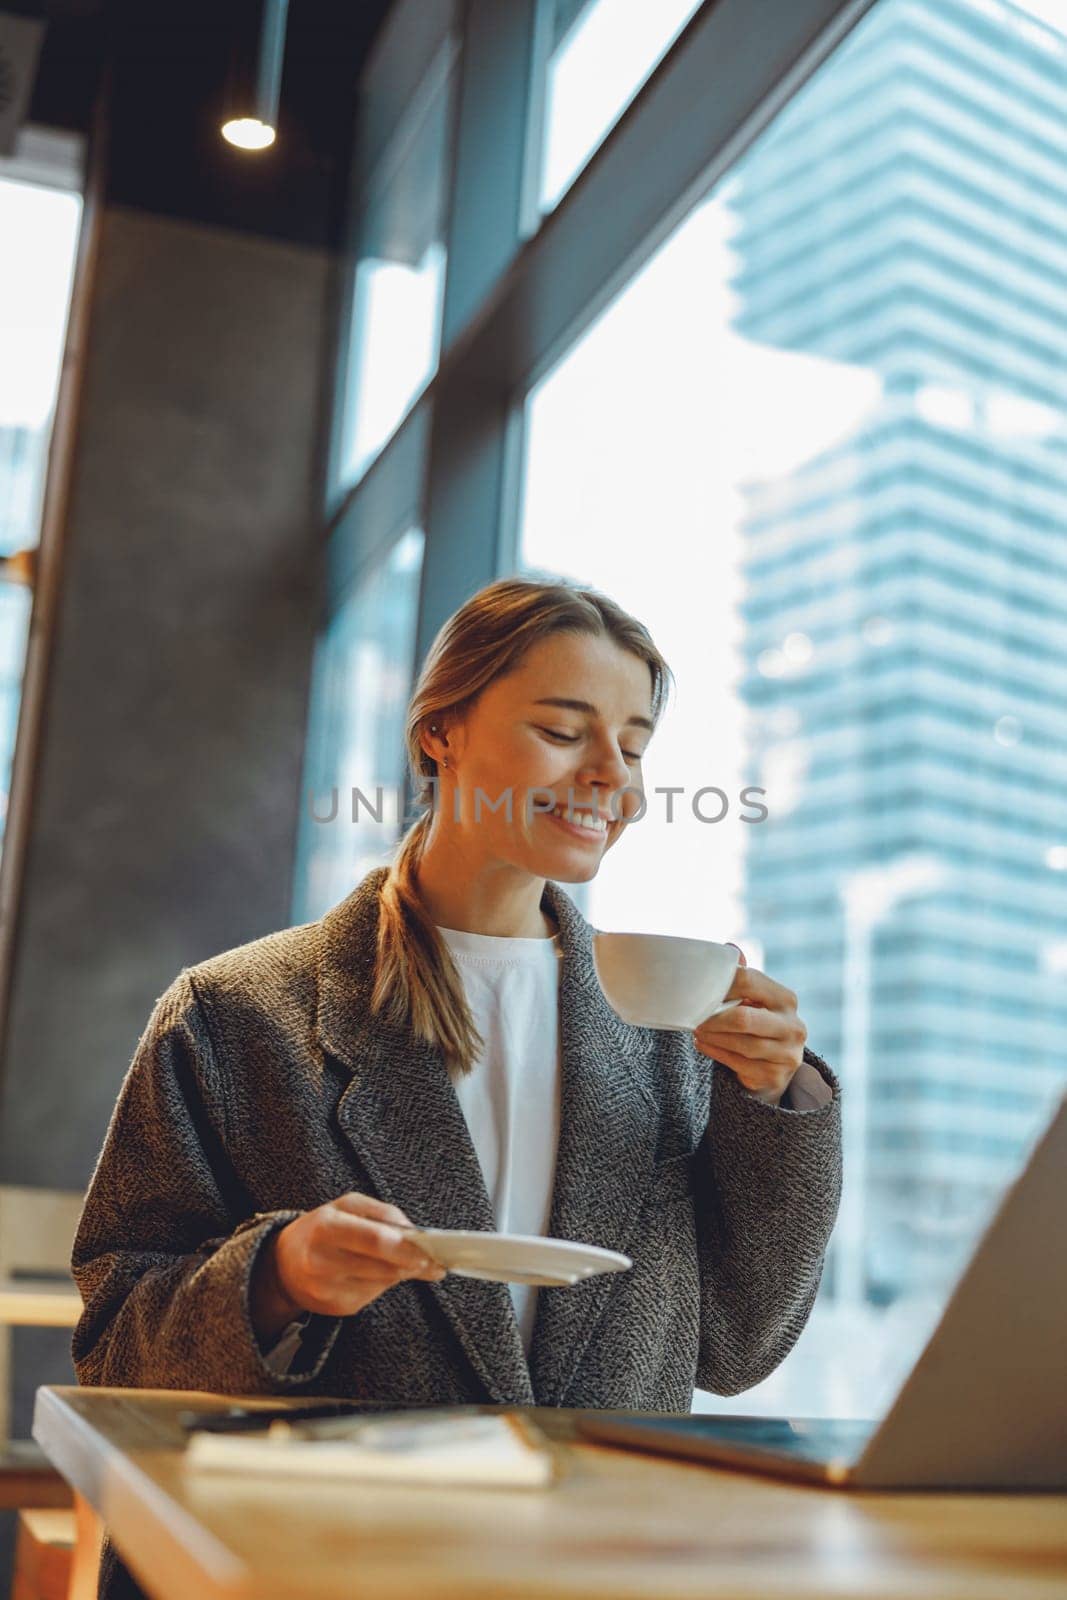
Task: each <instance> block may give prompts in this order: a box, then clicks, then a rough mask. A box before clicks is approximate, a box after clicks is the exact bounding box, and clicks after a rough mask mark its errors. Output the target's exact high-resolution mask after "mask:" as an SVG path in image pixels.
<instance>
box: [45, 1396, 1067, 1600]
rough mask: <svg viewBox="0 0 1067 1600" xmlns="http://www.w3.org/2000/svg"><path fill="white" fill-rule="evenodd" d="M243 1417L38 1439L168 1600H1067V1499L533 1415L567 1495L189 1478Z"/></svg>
mask: <svg viewBox="0 0 1067 1600" xmlns="http://www.w3.org/2000/svg"><path fill="white" fill-rule="evenodd" d="M232 1403H233V1401H232V1399H231V1398H229V1397H225V1396H218V1395H205V1394H198V1393H196V1392H193V1391H184V1392H183V1391H177V1390H162V1389H79V1388H72V1387H54V1388H42V1389H39V1390H38V1392H37V1407H36V1413H35V1417H34V1428H33V1432H34V1437H35V1438H36V1439H37V1441H38V1443H39V1444H40V1445H41V1446H42V1447H43V1449H44V1450H45V1452H46V1453H47V1454H48V1456H49V1457H50V1458H51V1460H52V1462H53V1463H54V1465H55V1466H56V1467H58V1469H59V1470H60V1472H62V1474H63V1476H64V1477H65V1478H66V1479H67V1480H68V1481H69V1482H70V1484H71V1485H72V1487H73V1488H74V1489H76V1490H79V1491H80V1492H81V1493H82V1494H83V1495H84V1496H85V1497H86V1498H87V1500H89V1501H90V1502H91V1504H92V1505H93V1506H94V1507H95V1508H96V1510H97V1511H98V1512H99V1513H100V1515H101V1516H102V1517H103V1518H104V1521H105V1522H106V1523H107V1525H108V1528H109V1530H110V1531H111V1533H112V1536H113V1538H114V1540H115V1543H116V1545H117V1546H118V1548H119V1550H120V1552H121V1553H122V1554H123V1557H124V1559H126V1560H127V1561H128V1563H129V1565H130V1567H131V1568H132V1570H133V1571H134V1572H135V1573H136V1574H137V1576H138V1579H139V1581H140V1582H141V1584H142V1585H143V1586H144V1587H145V1589H146V1590H147V1591H148V1592H149V1593H151V1594H152V1595H153V1596H154V1597H157V1600H189V1597H190V1596H194V1595H195V1596H196V1600H222V1597H224V1596H225V1597H227V1600H231V1597H240V1600H253V1597H255V1600H295V1597H298V1596H299V1597H300V1600H351V1597H352V1596H353V1595H355V1594H358V1595H359V1597H360V1600H401V1597H403V1600H415V1597H418V1600H488V1597H490V1596H492V1597H493V1600H500V1597H520V1596H521V1597H533V1596H537V1597H548V1596H552V1597H556V1596H566V1597H568V1600H597V1597H600V1596H604V1597H607V1596H610V1597H611V1600H628V1597H638V1596H640V1597H648V1600H653V1597H654V1600H672V1597H675V1596H687V1597H696V1596H700V1597H701V1600H708V1597H711V1596H719V1597H731V1600H732V1597H736V1600H773V1597H774V1596H777V1595H783V1596H786V1595H787V1596H790V1597H791V1600H827V1597H828V1596H830V1597H833V1596H857V1597H865V1600H866V1597H870V1600H896V1597H897V1596H899V1597H900V1600H1005V1596H1007V1595H1009V1594H1010V1595H1011V1597H1012V1600H1063V1597H1064V1595H1065V1594H1067V1495H1058V1494H1057V1495H1048V1494H1038V1495H1029V1494H987V1493H982V1494H956V1493H953V1494H932V1493H928V1492H923V1493H915V1494H897V1493H886V1492H867V1493H859V1492H856V1491H851V1490H850V1491H839V1490H831V1489H823V1488H819V1487H814V1486H808V1485H803V1484H792V1483H788V1482H785V1481H779V1480H777V1479H773V1478H768V1477H765V1476H762V1475H757V1474H755V1473H745V1472H733V1471H719V1470H715V1469H712V1468H709V1467H705V1466H703V1465H698V1464H695V1463H689V1462H681V1461H671V1460H667V1459H665V1458H659V1457H655V1456H651V1455H644V1454H639V1453H637V1452H634V1451H623V1450H615V1449H611V1448H609V1447H607V1446H602V1445H593V1444H578V1443H575V1442H573V1425H574V1417H575V1416H576V1413H575V1412H569V1411H554V1410H548V1409H545V1410H540V1409H539V1410H537V1411H535V1412H533V1413H532V1415H534V1416H535V1417H536V1420H537V1421H538V1423H539V1424H540V1425H541V1426H542V1427H544V1428H545V1429H546V1431H551V1432H552V1435H553V1437H554V1438H555V1439H556V1440H557V1441H558V1449H559V1451H560V1454H561V1458H562V1463H561V1464H562V1467H563V1477H562V1479H561V1481H560V1482H558V1483H557V1484H556V1485H555V1486H554V1487H552V1488H548V1489H531V1488H523V1489H488V1490H486V1489H471V1488H464V1489H458V1488H452V1489H438V1488H429V1487H425V1486H421V1485H420V1486H413V1485H405V1486H399V1485H394V1486H392V1487H389V1486H379V1485H373V1484H369V1483H366V1484H364V1483H355V1482H353V1481H352V1480H349V1481H348V1482H346V1483H343V1484H341V1483H336V1484H326V1483H315V1484H311V1483H307V1482H286V1481H284V1480H282V1479H280V1478H279V1479H272V1478H267V1477H257V1478H253V1477H251V1476H246V1477H244V1478H243V1479H237V1478H234V1479H232V1480H231V1479H230V1478H228V1477H223V1476H222V1475H220V1474H203V1475H200V1476H198V1477H194V1476H192V1475H188V1476H186V1475H183V1472H182V1470H181V1464H180V1456H181V1451H182V1447H183V1443H184V1437H185V1436H184V1434H183V1433H182V1431H181V1429H180V1427H179V1425H178V1423H177V1420H176V1416H177V1412H178V1411H179V1410H181V1409H182V1408H185V1407H188V1406H195V1407H196V1408H198V1409H204V1410H206V1409H214V1408H215V1407H224V1406H227V1405H230V1404H232ZM246 1403H247V1404H264V1405H277V1404H279V1403H281V1404H286V1405H288V1404H292V1405H294V1406H295V1405H299V1404H300V1403H301V1401H300V1400H299V1398H294V1399H292V1400H291V1401H284V1402H279V1401H278V1400H276V1399H269V1398H268V1399H266V1400H262V1401H248V1402H246ZM485 1409H487V1410H499V1409H501V1408H499V1407H486V1408H485Z"/></svg>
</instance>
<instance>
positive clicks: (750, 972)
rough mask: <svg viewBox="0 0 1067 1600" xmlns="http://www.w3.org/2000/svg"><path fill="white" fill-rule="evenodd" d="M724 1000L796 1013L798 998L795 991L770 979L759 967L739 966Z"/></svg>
mask: <svg viewBox="0 0 1067 1600" xmlns="http://www.w3.org/2000/svg"><path fill="white" fill-rule="evenodd" d="M723 998H724V999H726V1000H747V1001H749V1002H750V1003H751V1004H753V1005H760V1006H765V1007H766V1008H767V1009H768V1010H769V1011H795V1010H796V1008H797V997H796V995H795V994H794V992H793V990H792V989H787V988H786V987H785V985H784V984H782V983H776V982H775V980H774V979H773V978H768V976H767V974H766V973H765V972H761V971H760V969H759V968H758V967H747V966H745V967H743V966H738V968H737V971H736V972H735V973H734V976H733V981H732V982H731V984H730V987H729V988H728V989H727V991H726V994H725V995H724V997H723Z"/></svg>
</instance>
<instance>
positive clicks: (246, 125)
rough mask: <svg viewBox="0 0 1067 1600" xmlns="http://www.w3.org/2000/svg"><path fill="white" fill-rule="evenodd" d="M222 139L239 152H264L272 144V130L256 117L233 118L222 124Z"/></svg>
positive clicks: (267, 124)
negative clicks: (233, 145) (235, 147)
mask: <svg viewBox="0 0 1067 1600" xmlns="http://www.w3.org/2000/svg"><path fill="white" fill-rule="evenodd" d="M222 137H223V138H224V139H228V140H229V142H230V143H231V144H235V145H236V146H237V148H238V149H239V150H265V149H266V148H267V146H268V145H270V144H273V143H274V129H273V128H272V127H271V126H270V124H269V123H266V122H260V121H259V119H258V117H234V118H232V120H231V121H229V122H224V123H223V125H222Z"/></svg>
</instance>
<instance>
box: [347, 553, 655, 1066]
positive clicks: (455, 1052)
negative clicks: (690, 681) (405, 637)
mask: <svg viewBox="0 0 1067 1600" xmlns="http://www.w3.org/2000/svg"><path fill="white" fill-rule="evenodd" d="M555 633H579V634H590V635H593V636H595V637H599V638H609V639H612V640H614V642H615V643H616V644H617V645H619V646H621V648H622V649H624V650H628V651H630V652H631V653H632V654H633V655H636V656H638V657H640V658H641V659H642V660H643V661H647V663H648V665H649V668H650V671H651V676H652V720H653V722H654V723H656V722H658V721H659V717H660V715H661V713H662V710H663V707H664V704H665V702H666V696H667V682H668V679H670V680H672V681H673V673H672V672H671V669H670V667H669V666H668V665H667V662H666V661H665V660H664V658H663V656H661V655H660V653H659V651H658V650H657V649H656V646H655V645H654V644H653V642H652V638H651V635H650V634H649V632H648V630H647V629H646V628H645V627H644V625H643V624H642V623H640V622H638V621H637V619H636V618H635V617H632V616H630V615H629V613H628V612H626V611H624V610H623V609H622V608H621V606H618V605H616V603H615V602H614V601H613V600H610V599H609V598H608V597H607V596H606V595H604V594H601V593H599V592H598V591H597V590H595V589H592V588H589V587H587V586H585V585H578V584H572V583H569V582H563V581H552V582H541V581H537V580H534V579H531V578H501V579H499V580H498V581H497V582H495V583H490V584H488V585H487V586H486V587H485V588H484V589H480V590H479V591H478V593H477V594H475V595H472V596H471V598H470V599H469V600H467V601H466V602H465V604H463V605H462V606H461V607H460V608H459V610H458V611H456V612H454V613H453V615H452V616H451V617H450V618H449V619H448V621H447V622H445V624H444V626H443V627H442V628H441V630H440V632H439V633H438V635H437V637H436V638H435V640H434V642H433V644H432V645H431V646H430V649H429V652H428V653H427V656H426V660H425V662H424V663H423V666H422V670H421V672H420V673H419V677H418V681H417V683H416V685H415V689H414V692H413V693H412V696H411V700H410V702H409V704H408V710H407V720H406V724H405V741H406V745H407V759H408V766H409V769H410V772H411V776H412V781H413V784H414V787H415V799H416V804H418V805H426V806H427V807H429V809H427V810H426V811H425V812H424V813H423V814H422V816H420V817H419V818H418V819H417V820H416V821H415V822H414V823H412V825H411V827H409V828H408V830H407V832H406V833H405V834H404V836H403V838H402V839H401V840H400V843H399V845H398V846H397V849H396V853H395V856H394V858H393V860H392V863H391V865H390V867H389V870H388V872H387V874H386V876H385V878H384V879H383V880H382V884H381V887H380V889H379V907H378V912H379V914H378V942H377V951H376V960H375V979H374V987H373V990H372V993H371V1002H370V1005H371V1011H372V1013H373V1014H374V1015H376V1016H378V1015H380V1016H382V1017H383V1019H384V1020H386V1021H388V1022H390V1023H392V1024H394V1025H396V1026H401V1027H404V1026H408V1027H410V1028H411V1030H412V1032H413V1033H414V1035H415V1037H416V1038H418V1039H421V1040H424V1041H425V1042H426V1043H428V1044H430V1045H435V1046H437V1047H439V1048H440V1050H441V1051H442V1053H443V1055H444V1057H445V1059H446V1062H450V1063H452V1064H454V1065H455V1066H457V1067H458V1069H459V1070H460V1071H461V1072H470V1071H471V1069H472V1068H473V1066H474V1063H475V1061H476V1060H477V1058H478V1055H479V1054H480V1052H481V1050H482V1048H483V1045H484V1041H483V1039H482V1037H481V1035H480V1034H479V1032H478V1030H477V1028H476V1027H475V1024H474V1019H473V1017H472V1015H471V1010H470V1007H469V1005H468V1004H467V998H466V995H465V993H464V990H463V983H462V980H461V978H460V975H459V972H458V971H457V969H456V966H455V963H454V962H453V960H452V956H451V952H450V951H449V949H448V947H447V945H446V944H445V942H444V940H443V939H442V938H441V936H440V934H439V933H438V931H437V926H436V924H435V923H434V921H433V918H432V917H431V916H430V914H429V912H428V911H427V909H426V907H425V906H424V905H423V903H422V901H421V899H420V897H419V892H418V883H417V869H418V863H419V858H420V857H421V855H422V852H423V849H424V847H425V844H426V840H427V837H428V835H429V831H430V823H431V819H432V816H433V810H432V799H433V795H432V789H433V785H431V783H430V781H429V780H430V779H431V778H434V777H436V774H437V762H436V761H435V760H434V758H433V757H432V756H430V755H428V754H427V753H426V751H425V750H424V749H423V748H422V744H421V741H420V737H419V735H420V731H421V730H422V727H423V724H424V723H425V722H427V721H428V719H431V718H435V719H441V720H447V719H448V718H449V717H450V716H458V717H460V718H462V717H463V716H464V715H465V713H466V712H467V711H468V710H469V709H470V707H471V706H472V705H473V704H474V703H475V702H476V701H477V699H478V696H479V695H480V694H481V692H482V690H483V689H485V688H486V687H487V686H488V685H489V684H490V683H492V682H493V681H494V680H495V679H497V678H501V677H505V676H507V674H508V673H510V672H512V671H515V670H516V669H517V668H518V667H519V665H520V663H521V661H522V658H523V657H524V656H525V654H526V653H527V651H528V650H530V649H531V648H532V647H533V646H534V645H536V644H538V643H540V641H541V640H542V639H547V638H549V637H550V636H551V635H552V634H555Z"/></svg>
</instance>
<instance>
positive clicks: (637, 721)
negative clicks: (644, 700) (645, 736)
mask: <svg viewBox="0 0 1067 1600" xmlns="http://www.w3.org/2000/svg"><path fill="white" fill-rule="evenodd" d="M533 704H534V705H535V706H562V707H563V709H564V711H588V712H589V713H590V714H591V715H592V716H594V717H599V715H600V712H599V711H598V710H597V708H596V706H594V705H590V703H589V701H588V700H564V699H561V698H560V696H559V695H549V696H548V698H547V699H545V700H535V701H534V702H533ZM631 723H632V724H633V725H634V726H635V727H637V728H647V729H648V731H649V733H655V731H656V730H655V726H654V724H653V723H651V722H650V721H649V719H648V718H647V717H627V719H626V722H625V726H626V727H627V728H628V727H629V726H630V725H631Z"/></svg>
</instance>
